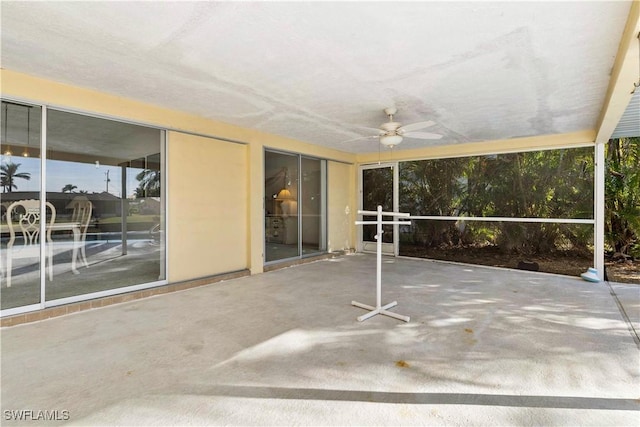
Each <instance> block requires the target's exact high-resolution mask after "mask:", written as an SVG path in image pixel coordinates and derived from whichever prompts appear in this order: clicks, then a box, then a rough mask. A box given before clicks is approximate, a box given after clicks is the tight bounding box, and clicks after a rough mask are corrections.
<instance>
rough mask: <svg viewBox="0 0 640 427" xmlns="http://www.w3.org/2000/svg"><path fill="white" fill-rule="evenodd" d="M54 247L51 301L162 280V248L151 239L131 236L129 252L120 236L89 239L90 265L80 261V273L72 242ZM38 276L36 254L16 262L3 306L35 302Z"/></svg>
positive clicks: (49, 288) (48, 286)
mask: <svg viewBox="0 0 640 427" xmlns="http://www.w3.org/2000/svg"><path fill="white" fill-rule="evenodd" d="M53 248H54V249H53V252H54V256H53V281H50V280H48V278H47V280H46V298H47V300H48V301H50V300H55V299H60V298H66V297H70V296H75V295H81V294H88V293H92V292H99V291H104V290H108V289H116V288H121V287H125V286H131V285H135V284H139V283H148V282H155V281H158V280H160V263H161V262H163V260H162V259H161V253H162V251H161V248H160V247H159V246H158V245H156V244H154V242H153V240H152V239H142V238H137V239H130V240H129V242H128V243H127V253H126V255H123V254H122V242H121V241H120V240H115V239H112V240H99V241H98V240H94V241H88V242H87V243H86V254H87V261H88V263H89V267H84V266H82V265H81V264H80V263H79V264H78V274H74V273H73V272H72V271H71V254H72V250H71V249H72V243H69V242H61V241H60V242H54V243H53ZM3 256H4V254H3ZM39 277H40V271H39V263H38V259H37V258H34V259H24V260H19V262H16V263H15V264H14V268H13V278H12V285H11V287H10V288H6V287H5V284H3V288H2V309H6V308H11V307H19V306H22V305H28V304H33V303H34V298H35V296H37V295H39V293H40V284H39ZM38 300H39V298H37V299H35V302H38Z"/></svg>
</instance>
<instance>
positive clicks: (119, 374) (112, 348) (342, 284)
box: [0, 254, 640, 426]
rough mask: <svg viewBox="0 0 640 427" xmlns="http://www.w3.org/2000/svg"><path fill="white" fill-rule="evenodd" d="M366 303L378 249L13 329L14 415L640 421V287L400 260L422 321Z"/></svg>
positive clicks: (153, 420)
mask: <svg viewBox="0 0 640 427" xmlns="http://www.w3.org/2000/svg"><path fill="white" fill-rule="evenodd" d="M612 289H613V290H615V293H614V294H612V291H611V290H612ZM352 300H356V301H359V302H362V303H366V304H372V305H374V304H375V256H373V255H360V254H358V255H350V256H343V257H339V258H335V259H332V260H324V261H317V262H313V263H310V264H305V265H301V266H297V267H291V268H285V269H281V270H277V271H273V272H269V273H264V274H261V275H257V276H252V277H244V278H240V279H234V280H229V281H226V282H220V283H215V284H212V285H207V286H203V287H199V288H194V289H190V290H187V291H182V292H176V293H172V294H165V295H161V296H157V297H151V298H147V299H143V300H137V301H132V302H128V303H124V304H119V305H113V306H108V307H104V308H100V309H94V310H90V311H85V312H79V313H76V314H71V315H67V316H64V317H59V318H53V319H49V320H46V321H42V322H38V323H32V324H25V325H19V326H15V327H10V328H4V329H2V330H1V331H0V333H1V340H2V341H1V345H2V347H1V356H2V365H1V367H2V373H1V379H2V404H1V406H2V424H3V425H21V424H28V425H63V424H68V425H305V426H307V425H581V426H586V425H615V426H622V425H635V426H637V425H639V423H640V421H639V420H640V350H639V347H638V343H637V341H636V339H637V338H634V335H633V326H630V324H629V323H628V322H626V321H625V316H624V315H623V314H622V312H621V310H620V307H623V309H624V313H626V316H627V317H628V318H629V319H630V321H631V322H632V324H635V328H636V330H638V325H640V286H637V285H620V284H616V285H613V286H611V287H610V286H609V285H608V284H606V283H599V284H593V283H588V282H585V281H582V280H580V279H578V278H571V277H563V276H556V275H550V274H541V273H532V272H522V271H510V270H502V269H496V268H490V267H477V266H465V265H455V264H449V263H444V262H433V261H427V260H416V259H403V258H395V259H394V258H386V259H384V264H383V303H387V302H391V301H394V300H395V301H398V306H397V307H395V308H393V309H391V310H392V311H395V312H397V313H400V314H404V315H408V316H411V321H410V322H409V323H404V322H402V321H398V320H396V319H393V318H390V317H386V316H374V317H373V318H371V319H369V320H366V321H364V322H358V321H356V317H357V316H359V315H361V314H364V313H365V310H362V309H360V308H357V307H354V306H352V305H351V301H352ZM618 301H619V302H618ZM21 410H23V412H20V411H21ZM24 411H32V412H31V413H29V412H24ZM38 411H50V412H48V413H47V414H48V416H51V415H52V414H53V415H54V416H57V418H59V419H61V418H68V419H66V420H60V421H53V422H52V421H31V422H27V423H24V422H19V421H16V420H15V419H14V418H16V417H17V416H20V414H22V416H23V417H27V418H37V417H39V416H47V414H43V413H39V412H38ZM52 411H57V412H52Z"/></svg>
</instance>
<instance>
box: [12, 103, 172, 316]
mask: <svg viewBox="0 0 640 427" xmlns="http://www.w3.org/2000/svg"><path fill="white" fill-rule="evenodd" d="M1 114H2V119H3V120H2V129H1V130H0V132H1V135H2V153H3V156H2V171H3V175H2V191H3V193H2V200H1V203H0V206H2V222H1V224H0V225H1V230H2V287H1V291H2V309H3V310H5V309H9V308H15V307H21V306H26V305H30V304H36V303H39V302H40V295H41V286H40V265H41V264H42V262H41V261H45V262H46V275H45V285H46V286H45V298H46V300H47V301H51V300H59V299H62V298H69V297H72V298H73V297H78V296H81V295H86V294H92V293H96V292H102V291H111V290H115V289H117V288H123V287H127V286H131V285H138V284H145V283H150V282H156V281H159V280H164V279H165V271H164V247H165V245H164V233H163V229H164V208H163V206H164V203H163V200H164V188H163V185H162V170H163V168H164V165H163V162H162V155H161V153H162V150H163V141H164V133H163V132H162V131H161V130H158V129H152V128H148V127H144V126H138V125H133V124H128V123H121V122H117V121H113V120H106V119H100V118H96V117H89V116H84V115H80V114H74V113H68V112H64V111H57V110H52V109H49V110H48V111H47V134H46V135H47V140H46V144H47V150H46V158H45V159H42V158H41V156H40V139H41V138H40V133H41V132H40V128H41V126H40V123H41V109H40V108H39V107H31V106H29V108H28V109H27V107H26V106H22V107H21V105H20V104H13V103H8V102H3V103H2V112H1ZM5 153H7V154H6V155H5ZM15 153H20V154H21V155H20V156H17V155H16V154H15ZM23 153H24V154H23ZM42 161H44V162H45V163H44V164H45V166H46V169H45V170H46V183H45V185H46V189H47V192H46V195H45V197H44V202H45V203H46V206H47V211H46V212H47V213H46V219H47V224H46V227H45V229H46V235H45V239H44V240H45V249H44V253H45V254H46V256H45V259H44V260H41V259H40V257H39V253H40V251H39V250H37V251H35V256H32V257H20V259H18V258H19V257H18V256H17V251H16V247H17V246H18V243H20V244H22V243H24V241H26V240H27V239H28V237H25V236H24V235H23V234H22V233H21V232H17V233H14V234H15V236H14V238H13V241H12V244H11V245H10V246H12V247H11V248H9V249H10V250H8V248H7V246H8V245H9V242H10V241H11V233H10V232H9V223H8V221H7V208H9V207H10V206H11V205H12V204H13V203H14V202H18V201H30V202H29V203H27V205H28V209H31V213H32V215H31V217H32V218H36V219H35V221H39V208H40V206H41V199H42V197H41V194H42V193H41V191H40V181H41V179H40V177H41V164H42ZM12 212H13V214H12V218H13V219H14V220H15V221H19V220H21V219H23V218H26V217H27V211H26V210H25V209H24V208H20V209H15V210H12ZM10 219H11V218H10ZM36 228H37V227H36ZM16 230H17V229H16ZM37 239H38V241H37V242H36V245H40V242H39V236H37ZM9 252H11V257H12V259H11V275H10V277H11V286H10V287H8V286H7V284H8V283H7V279H8V277H9V272H8V271H7V270H8V268H7V267H8V263H7V256H9Z"/></svg>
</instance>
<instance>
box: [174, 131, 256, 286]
mask: <svg viewBox="0 0 640 427" xmlns="http://www.w3.org/2000/svg"><path fill="white" fill-rule="evenodd" d="M168 138H169V147H168V158H169V162H168V176H169V184H168V192H169V200H170V201H171V203H170V207H169V215H168V218H167V224H168V231H169V242H170V246H169V281H170V282H176V281H181V280H187V279H192V278H196V277H205V276H210V275H214V274H220V273H225V272H229V271H235V270H241V269H244V268H246V261H247V256H246V254H247V231H248V230H247V221H246V212H247V207H248V206H247V197H246V191H247V162H246V151H247V146H245V145H241V144H234V143H230V142H223V141H218V140H215V139H211V138H203V137H199V136H194V135H187V134H184V133H179V132H169V135H168Z"/></svg>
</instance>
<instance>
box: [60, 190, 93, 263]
mask: <svg viewBox="0 0 640 427" xmlns="http://www.w3.org/2000/svg"><path fill="white" fill-rule="evenodd" d="M66 208H67V209H73V213H72V214H71V222H77V223H78V224H80V242H81V246H80V254H81V255H82V262H83V263H84V266H85V267H88V266H89V264H88V263H87V254H86V252H85V246H86V244H85V240H86V237H87V229H88V228H89V223H90V222H91V213H92V212H93V204H92V203H91V202H90V201H89V199H87V198H86V197H85V196H76V197H74V198H73V200H71V202H70V203H69V204H68V205H67V206H66Z"/></svg>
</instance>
